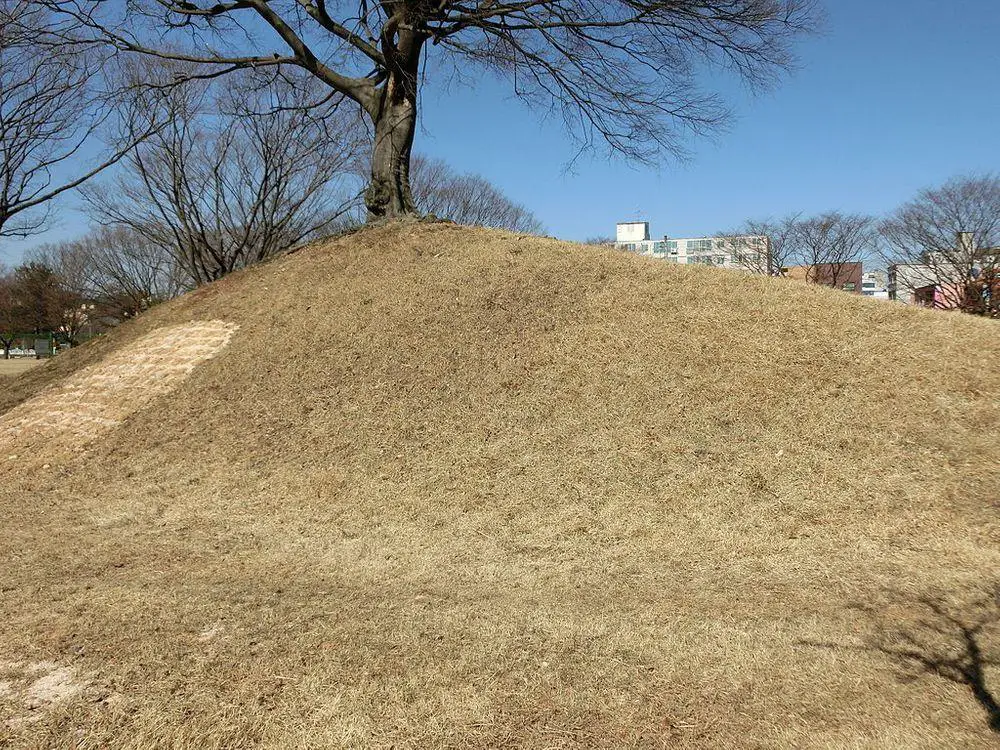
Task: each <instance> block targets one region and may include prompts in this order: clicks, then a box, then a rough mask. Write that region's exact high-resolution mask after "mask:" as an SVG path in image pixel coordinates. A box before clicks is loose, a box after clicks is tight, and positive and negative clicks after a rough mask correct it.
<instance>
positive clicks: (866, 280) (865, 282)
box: [861, 271, 889, 299]
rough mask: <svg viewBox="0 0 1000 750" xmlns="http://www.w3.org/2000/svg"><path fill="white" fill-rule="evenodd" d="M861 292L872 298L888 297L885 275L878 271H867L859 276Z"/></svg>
mask: <svg viewBox="0 0 1000 750" xmlns="http://www.w3.org/2000/svg"><path fill="white" fill-rule="evenodd" d="M861 294H863V295H864V296H865V297H872V298H874V299H889V289H888V287H887V286H886V283H885V277H884V276H883V275H882V274H881V273H879V272H878V271H869V272H868V273H866V274H864V275H863V276H862V277H861Z"/></svg>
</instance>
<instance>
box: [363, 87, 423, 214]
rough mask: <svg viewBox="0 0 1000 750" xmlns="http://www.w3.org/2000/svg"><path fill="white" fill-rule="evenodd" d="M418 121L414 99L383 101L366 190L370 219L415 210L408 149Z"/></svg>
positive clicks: (411, 146)
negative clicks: (388, 102) (395, 101)
mask: <svg viewBox="0 0 1000 750" xmlns="http://www.w3.org/2000/svg"><path fill="white" fill-rule="evenodd" d="M416 125H417V108H416V106H415V103H414V102H409V101H405V100H404V101H403V102H400V103H398V104H386V105H385V106H383V109H382V111H381V113H380V117H379V119H378V120H377V121H376V122H375V145H374V148H373V149H372V179H371V182H370V183H369V185H368V190H367V191H366V192H365V205H366V206H367V207H368V215H369V219H375V220H377V219H382V218H394V217H397V216H406V215H407V214H415V213H416V212H417V209H416V206H415V205H414V203H413V195H412V193H411V192H410V152H411V150H412V148H413V135H414V132H415V130H416Z"/></svg>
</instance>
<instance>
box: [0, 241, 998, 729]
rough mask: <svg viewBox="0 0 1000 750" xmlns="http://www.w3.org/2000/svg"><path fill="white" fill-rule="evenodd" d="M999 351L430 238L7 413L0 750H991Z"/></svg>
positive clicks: (547, 257) (2, 401) (592, 255)
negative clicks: (2, 748) (3, 749)
mask: <svg viewBox="0 0 1000 750" xmlns="http://www.w3.org/2000/svg"><path fill="white" fill-rule="evenodd" d="M998 332H1000V328H998V327H997V324H996V323H993V322H990V321H984V320H978V319H972V318H970V317H964V316H959V315H952V314H940V313H933V312H928V311H922V310H916V309H907V308H903V307H901V306H897V305H895V304H885V303H880V302H876V301H872V300H865V299H861V298H857V297H854V296H850V295H847V294H843V293H839V292H834V291H831V290H827V289H820V288H816V287H807V286H805V285H799V284H797V283H795V282H791V281H785V280H780V279H778V280H774V279H763V278H754V277H747V276H742V275H740V274H735V273H728V272H723V271H717V270H712V269H706V268H687V267H675V266H669V265H665V264H658V263H655V262H650V261H646V260H643V259H641V258H637V257H633V256H630V255H625V254H620V253H615V252H613V251H608V250H597V249H593V248H588V247H581V246H577V245H572V244H567V243H561V242H556V241H553V240H541V239H537V238H532V237H525V236H518V235H512V234H504V233H498V232H490V231H485V230H472V229H463V228H458V227H454V226H450V225H420V224H411V225H397V226H391V227H386V228H382V229H374V230H368V231H365V232H363V233H361V234H358V235H355V236H353V237H349V238H345V239H342V240H339V241H335V242H329V243H326V244H320V245H317V246H314V247H310V248H307V249H304V250H301V251H299V252H297V253H295V254H293V255H289V256H287V257H284V258H281V259H279V260H277V261H275V262H272V263H269V264H267V265H265V266H262V267H258V268H254V269H252V270H250V271H247V272H244V273H240V274H237V275H234V276H232V277H229V278H227V279H225V280H223V281H222V282H219V283H216V284H213V285H211V286H207V287H204V288H202V289H199V290H198V291H197V292H195V293H193V294H190V295H187V296H186V297H184V298H182V299H179V300H176V301H174V302H172V303H170V304H168V305H164V306H162V307H160V308H157V309H155V310H153V311H151V312H150V313H148V314H146V315H144V316H142V317H141V318H140V319H138V320H136V321H135V322H133V323H132V324H130V325H128V326H124V327H122V328H121V329H119V330H118V331H116V332H115V333H114V334H112V335H109V336H107V337H106V338H104V339H102V340H100V341H98V342H95V343H94V344H93V345H88V346H86V347H82V348H81V349H79V350H76V351H74V352H71V353H69V354H67V355H65V356H61V357H59V358H57V359H56V360H54V361H52V362H50V363H47V364H45V365H43V366H42V367H39V368H36V369H35V370H33V371H31V372H30V373H27V374H25V375H22V376H20V377H19V378H17V379H16V380H10V381H5V389H4V390H3V391H2V392H0V412H2V415H0V524H2V529H3V546H2V549H0V607H2V610H0V745H3V744H6V745H9V746H12V747H44V746H53V747H70V746H76V747H88V748H89V747H101V748H125V747H129V748H156V747H171V748H179V747H192V748H212V747H241V748H247V747H264V748H291V747H358V748H361V747H390V746H392V747H501V746H503V747H514V746H527V747H539V748H540V747H692V748H694V747H705V748H710V747H711V748H714V747H754V748H757V747H793V746H794V747H817V748H826V747H829V748H858V747H866V748H868V747H873V748H917V747H921V748H925V747H942V748H944V747H953V748H958V747H963V748H967V747H992V746H995V744H996V742H997V741H998V739H1000V734H997V733H996V732H995V731H994V730H993V729H991V727H990V722H991V720H992V721H993V723H994V724H997V723H1000V720H998V719H997V715H996V714H997V709H996V706H995V705H992V706H991V704H990V701H991V700H993V699H994V697H995V696H997V695H998V693H1000V669H998V666H997V660H998V657H1000V654H998V649H1000V623H998V620H1000V602H998V600H997V598H996V596H997V586H998V583H1000V524H998V518H1000V491H998V488H1000V445H998V442H997V433H998V427H1000V404H998V398H997V394H998V389H1000V372H998V363H1000V343H998V340H1000V337H998Z"/></svg>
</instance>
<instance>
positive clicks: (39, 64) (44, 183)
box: [0, 0, 144, 238]
mask: <svg viewBox="0 0 1000 750" xmlns="http://www.w3.org/2000/svg"><path fill="white" fill-rule="evenodd" d="M80 28H82V27H81V26H80V24H78V23H76V22H75V21H70V22H67V21H66V18H65V16H56V15H54V14H52V13H50V12H49V11H48V10H47V9H46V8H44V6H43V4H42V3H37V2H27V0H0V238H2V237H21V238H23V237H28V236H30V235H32V234H35V233H37V232H40V231H42V230H43V229H44V228H45V226H46V224H47V221H48V218H49V206H50V205H51V201H52V200H53V199H54V198H57V197H58V196H60V195H62V194H63V193H65V192H67V191H69V190H72V189H74V188H76V187H78V186H79V185H81V184H83V183H84V182H86V181H87V180H89V179H90V178H91V177H93V176H94V175H96V174H98V173H99V172H101V171H102V170H104V169H106V168H107V167H109V166H111V165H112V164H115V163H116V162H117V161H118V160H120V159H121V158H122V156H123V155H124V154H125V153H126V152H127V151H128V149H129V148H130V147H131V145H133V144H132V143H131V142H127V143H125V144H124V145H123V146H122V147H121V148H115V149H112V150H111V153H110V156H109V157H108V158H106V159H105V160H103V161H101V162H100V163H98V164H97V165H92V166H89V167H87V166H83V165H84V160H83V158H82V152H83V150H84V146H85V144H87V143H88V142H90V141H91V140H92V136H94V135H95V133H97V131H98V130H99V129H100V128H101V127H102V126H103V125H104V124H106V122H107V120H108V117H109V113H110V110H109V109H108V108H107V107H106V106H102V104H101V101H100V97H101V92H100V91H99V88H98V86H97V81H98V80H99V79H100V78H101V75H100V74H101V70H102V60H101V59H99V57H98V55H97V54H96V53H95V49H94V46H93V44H92V43H91V44H88V43H87V42H86V41H85V40H83V39H82V38H81V37H79V35H77V34H76V33H75V32H76V30H78V29H80ZM143 135H144V134H143V133H136V136H137V137H140V138H141V137H143Z"/></svg>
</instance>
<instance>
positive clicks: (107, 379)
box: [0, 320, 237, 454]
mask: <svg viewBox="0 0 1000 750" xmlns="http://www.w3.org/2000/svg"><path fill="white" fill-rule="evenodd" d="M236 328H237V326H236V325H234V324H232V323H225V322H223V321H220V320H210V321H200V322H193V323H188V324H185V325H177V326H170V327H164V328H158V329H157V330H155V331H153V332H151V333H148V334H146V335H145V336H143V337H142V338H140V339H138V340H136V341H135V342H134V343H132V344H131V345H130V346H127V347H123V348H122V349H119V350H118V351H116V352H114V354H112V355H110V356H108V357H106V358H105V359H103V360H101V361H100V362H98V363H97V364H94V365H91V366H89V367H86V368H84V369H82V370H80V371H79V372H76V373H74V374H73V375H71V376H69V377H67V378H65V379H62V380H60V381H58V382H57V383H55V384H54V385H52V386H50V387H49V388H47V389H45V390H43V391H41V392H40V393H38V394H37V395H35V396H32V397H31V398H30V399H28V400H27V401H25V402H24V403H21V404H18V405H17V406H16V407H14V408H13V409H11V410H9V411H8V412H6V413H5V414H2V415H0V453H3V452H4V451H6V452H8V453H10V452H11V451H13V452H15V454H16V453H17V452H18V451H19V450H20V449H23V447H24V446H26V445H35V446H39V447H41V446H44V450H45V451H49V450H51V449H52V448H53V447H55V446H56V445H59V446H62V447H67V446H68V447H74V446H82V445H84V444H85V443H86V442H87V441H89V440H91V439H93V438H94V437H96V436H97V435H99V434H100V433H101V432H104V431H106V430H109V429H112V428H113V427H116V426H118V425H119V424H121V422H122V420H124V419H126V418H127V417H128V416H129V415H131V414H133V413H135V412H136V411H138V410H139V409H141V408H142V407H143V406H145V405H146V404H148V403H149V402H150V401H152V400H153V399H154V398H156V397H157V396H162V395H164V394H166V393H169V392H170V391H171V390H173V389H174V388H175V387H177V385H178V384H179V383H180V381H182V380H183V379H184V378H186V377H187V376H188V375H190V374H191V372H192V371H193V370H194V368H195V367H197V366H198V365H199V364H201V363H202V362H203V361H204V360H206V359H209V358H210V357H213V356H215V355H216V354H217V353H218V352H219V351H221V350H222V349H223V348H224V347H225V346H226V344H227V343H229V339H230V338H231V337H232V335H233V333H234V332H235V330H236Z"/></svg>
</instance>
